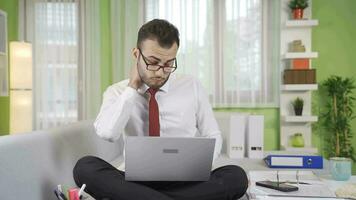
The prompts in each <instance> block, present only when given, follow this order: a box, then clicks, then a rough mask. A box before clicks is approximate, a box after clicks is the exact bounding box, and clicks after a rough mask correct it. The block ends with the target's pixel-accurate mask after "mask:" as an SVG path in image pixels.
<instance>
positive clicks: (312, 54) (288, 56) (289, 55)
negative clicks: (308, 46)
mask: <svg viewBox="0 0 356 200" xmlns="http://www.w3.org/2000/svg"><path fill="white" fill-rule="evenodd" d="M317 57H318V53H317V52H301V53H299V52H296V53H295V52H293V53H290V52H288V53H286V54H284V59H296V58H317Z"/></svg>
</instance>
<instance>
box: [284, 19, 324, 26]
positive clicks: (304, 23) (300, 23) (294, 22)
mask: <svg viewBox="0 0 356 200" xmlns="http://www.w3.org/2000/svg"><path fill="white" fill-rule="evenodd" d="M317 25H319V20H316V19H302V20H287V21H286V27H312V26H317Z"/></svg>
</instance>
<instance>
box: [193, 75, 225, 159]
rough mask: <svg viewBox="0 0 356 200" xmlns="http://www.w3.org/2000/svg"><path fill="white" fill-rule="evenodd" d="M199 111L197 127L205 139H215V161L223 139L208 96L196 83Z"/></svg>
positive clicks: (198, 83)
mask: <svg viewBox="0 0 356 200" xmlns="http://www.w3.org/2000/svg"><path fill="white" fill-rule="evenodd" d="M196 85H197V86H196V88H197V95H198V96H197V97H198V110H197V125H198V129H199V132H200V134H201V135H202V136H203V137H208V138H215V149H214V161H215V160H216V158H218V157H219V155H220V152H221V146H222V137H221V132H220V130H219V126H218V124H217V122H216V119H215V117H214V114H213V110H212V107H211V105H210V103H209V99H208V95H207V94H206V92H205V91H204V88H203V86H202V85H201V84H200V82H199V81H197V82H196Z"/></svg>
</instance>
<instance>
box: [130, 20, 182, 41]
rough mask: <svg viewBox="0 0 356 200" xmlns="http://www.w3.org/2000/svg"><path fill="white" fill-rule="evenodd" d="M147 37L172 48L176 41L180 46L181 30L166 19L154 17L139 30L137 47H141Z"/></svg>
mask: <svg viewBox="0 0 356 200" xmlns="http://www.w3.org/2000/svg"><path fill="white" fill-rule="evenodd" d="M146 39H151V40H156V41H157V42H158V44H159V45H160V46H161V47H164V48H170V47H171V46H172V45H173V44H174V42H176V43H177V46H179V31H178V29H177V28H176V27H175V26H174V25H173V24H171V23H169V22H168V21H166V20H163V19H154V20H151V21H149V22H147V23H146V24H144V25H143V26H142V27H141V28H140V30H139V31H138V37H137V47H141V44H142V42H143V41H144V40H146Z"/></svg>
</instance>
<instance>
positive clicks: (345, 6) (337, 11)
mask: <svg viewBox="0 0 356 200" xmlns="http://www.w3.org/2000/svg"><path fill="white" fill-rule="evenodd" d="M355 8H356V1H355V0H313V8H312V13H313V18H315V19H319V26H317V27H314V28H313V31H312V47H313V50H314V51H317V52H319V58H317V59H315V60H314V61H313V66H314V67H315V68H316V69H317V76H318V77H317V79H318V82H319V83H320V82H322V81H323V80H325V79H326V78H328V77H329V76H331V75H339V76H343V77H354V78H356V56H355V55H356V54H355V52H356V12H355ZM319 94H320V93H319V92H317V93H314V95H313V96H314V98H313V101H314V102H315V103H316V104H322V101H323V100H324V99H323V98H322V97H320V96H319ZM355 94H356V91H355ZM355 96H356V95H355ZM354 110H355V112H356V106H355V108H354ZM351 128H352V130H353V133H354V138H353V142H352V143H353V147H354V148H355V149H356V120H353V122H352V127H351ZM315 133H316V134H315V138H314V141H315V143H318V142H320V141H322V140H320V139H319V138H320V137H323V135H322V134H323V133H322V129H321V130H319V131H316V132H315ZM318 145H319V147H323V142H320V143H319V144H318ZM353 174H356V163H354V164H353Z"/></svg>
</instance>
